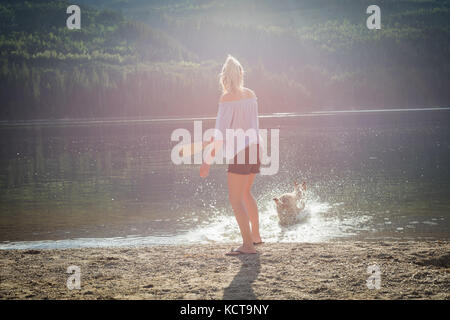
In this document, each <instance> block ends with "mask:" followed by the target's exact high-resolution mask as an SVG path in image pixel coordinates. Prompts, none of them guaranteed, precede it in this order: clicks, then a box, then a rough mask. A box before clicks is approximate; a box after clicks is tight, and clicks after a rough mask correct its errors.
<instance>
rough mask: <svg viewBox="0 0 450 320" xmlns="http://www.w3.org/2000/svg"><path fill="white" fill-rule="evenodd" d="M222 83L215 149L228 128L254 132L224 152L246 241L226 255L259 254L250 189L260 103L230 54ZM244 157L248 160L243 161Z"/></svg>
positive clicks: (205, 170)
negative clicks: (256, 246)
mask: <svg viewBox="0 0 450 320" xmlns="http://www.w3.org/2000/svg"><path fill="white" fill-rule="evenodd" d="M220 84H221V86H222V96H221V97H220V100H219V110H218V114H217V118H216V125H215V128H216V129H217V131H218V132H220V133H221V134H219V135H216V136H215V139H214V142H215V143H214V147H213V148H214V149H215V150H217V149H218V148H222V146H227V144H228V145H229V144H230V141H227V139H228V137H227V135H226V130H227V129H234V130H238V129H242V130H243V131H244V132H253V133H254V134H253V135H249V136H247V137H246V138H245V144H240V143H239V142H237V143H236V144H233V145H237V148H236V149H235V150H233V152H231V156H230V153H228V150H227V151H226V152H224V153H225V154H226V156H227V159H228V160H229V161H230V160H232V162H231V163H229V165H228V195H229V201H230V204H231V207H232V208H233V211H234V215H235V217H236V221H237V223H238V225H239V229H240V232H241V235H242V240H243V244H242V245H241V246H240V247H238V248H235V249H232V250H231V251H230V252H228V253H226V255H240V254H253V253H256V250H255V245H256V244H260V243H262V241H261V236H260V233H259V215H258V206H257V203H256V200H255V198H254V197H253V195H252V192H251V188H252V185H253V181H254V179H255V176H256V174H257V173H259V169H260V160H259V132H258V130H259V124H258V103H257V98H256V95H255V93H254V92H253V91H252V90H250V89H248V88H245V87H244V69H243V68H242V65H241V64H240V63H239V61H238V60H237V59H236V58H234V57H232V56H231V55H228V57H227V59H226V61H225V64H224V65H223V67H222V72H221V74H220ZM249 129H250V130H249ZM248 130H249V131H248ZM217 131H216V132H217ZM234 132H236V131H234ZM222 150H223V149H222ZM213 153H214V152H213ZM244 156H245V161H243V160H242V159H243V157H244ZM255 158H256V159H255ZM239 159H241V160H239ZM208 163H210V162H209V161H206V162H203V164H202V165H201V167H200V176H201V177H202V178H206V177H207V176H208V174H209V168H210V165H209V164H208Z"/></svg>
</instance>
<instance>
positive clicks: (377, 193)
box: [0, 108, 450, 249]
mask: <svg viewBox="0 0 450 320" xmlns="http://www.w3.org/2000/svg"><path fill="white" fill-rule="evenodd" d="M449 116H450V108H434V109H429V110H403V111H402V110H394V111H383V110H376V111H371V112H367V111H363V112H318V113H309V114H275V115H265V116H261V119H260V126H261V127H262V128H278V129H280V169H279V172H278V174H276V175H272V176H258V177H257V178H256V181H255V185H254V189H253V191H254V195H255V197H256V198H257V201H258V205H259V209H260V220H261V234H262V237H263V240H264V241H266V242H287V241H288V242H323V241H332V240H334V239H341V240H344V239H358V240H372V239H448V238H449V237H450V170H449V163H450V122H449V119H450V117H449ZM193 120H194V119H177V120H171V119H159V120H154V121H145V120H141V121H127V120H108V121H105V120H98V121H60V122H51V121H49V122H46V121H40V122H34V123H31V124H30V123H15V124H8V123H2V124H0V132H1V137H0V145H1V149H0V210H1V211H0V249H11V248H67V247H98V246H134V245H154V244H188V243H212V242H221V243H223V242H233V241H236V242H237V241H240V235H239V231H238V227H237V224H236V222H235V220H234V216H233V213H232V210H231V207H230V205H229V204H228V202H227V197H228V195H227V189H226V186H227V184H226V165H216V166H214V167H212V169H211V173H210V176H209V177H208V178H207V179H206V180H203V179H201V178H200V177H199V173H198V169H199V165H178V166H177V165H174V164H173V163H172V162H171V160H170V152H171V149H172V147H173V146H174V145H175V144H176V143H175V142H171V141H170V135H171V132H172V131H173V130H174V129H175V128H186V129H189V130H193ZM212 125H213V119H208V118H205V119H204V123H203V126H204V128H207V127H211V126H212ZM294 180H298V181H303V180H305V181H306V182H307V184H308V194H307V196H308V202H307V206H306V209H305V210H306V212H307V213H309V219H307V220H306V221H304V222H303V223H300V224H297V225H294V226H291V227H288V228H284V227H280V226H279V225H278V218H277V214H276V210H275V206H274V202H273V200H272V199H273V197H274V196H277V195H280V194H282V193H284V192H288V191H291V190H292V186H293V181H294Z"/></svg>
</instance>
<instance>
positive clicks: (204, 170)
mask: <svg viewBox="0 0 450 320" xmlns="http://www.w3.org/2000/svg"><path fill="white" fill-rule="evenodd" d="M209 167H210V165H209V164H207V163H206V162H203V163H202V165H201V166H200V177H202V178H206V177H207V176H208V175H209Z"/></svg>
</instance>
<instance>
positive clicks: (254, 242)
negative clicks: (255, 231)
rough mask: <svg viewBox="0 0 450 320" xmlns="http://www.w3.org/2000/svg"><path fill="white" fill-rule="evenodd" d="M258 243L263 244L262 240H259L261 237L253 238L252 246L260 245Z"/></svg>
mask: <svg viewBox="0 0 450 320" xmlns="http://www.w3.org/2000/svg"><path fill="white" fill-rule="evenodd" d="M260 243H263V242H262V240H261V236H259V235H258V236H256V237H255V236H253V244H260Z"/></svg>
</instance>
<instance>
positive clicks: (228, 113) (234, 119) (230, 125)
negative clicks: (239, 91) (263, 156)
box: [214, 97, 261, 159]
mask: <svg viewBox="0 0 450 320" xmlns="http://www.w3.org/2000/svg"><path fill="white" fill-rule="evenodd" d="M215 129H216V131H215V136H214V140H216V141H223V149H222V151H223V155H224V156H225V157H226V158H227V159H232V158H233V157H234V156H235V155H236V154H237V153H238V152H240V151H241V150H243V149H245V148H246V147H248V146H250V145H252V144H257V143H259V142H260V141H261V138H260V136H259V120H258V101H257V98H256V97H253V98H247V99H241V100H234V101H226V102H219V110H218V112H217V118H216V125H215ZM227 129H234V130H235V132H236V130H238V129H242V130H243V132H244V133H247V134H246V135H245V143H242V142H238V139H237V138H236V137H234V140H235V141H234V150H233V151H231V152H230V151H228V150H227V146H229V145H230V140H229V138H231V137H232V135H229V136H228V139H227ZM249 129H251V130H249ZM248 130H249V131H248ZM229 148H230V147H229ZM230 150H231V148H230ZM260 152H261V148H260Z"/></svg>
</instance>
